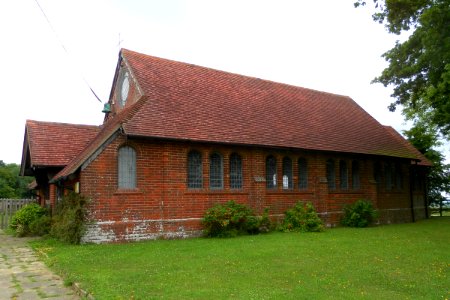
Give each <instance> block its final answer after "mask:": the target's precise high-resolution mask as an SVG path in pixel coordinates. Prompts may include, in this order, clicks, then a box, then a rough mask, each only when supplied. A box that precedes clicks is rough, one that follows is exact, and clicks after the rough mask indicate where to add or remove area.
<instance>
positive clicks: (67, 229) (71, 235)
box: [50, 193, 88, 244]
mask: <svg viewBox="0 0 450 300" xmlns="http://www.w3.org/2000/svg"><path fill="white" fill-rule="evenodd" d="M87 202H88V200H87V198H86V197H84V196H82V195H80V194H76V193H70V194H68V195H66V196H64V197H63V198H62V200H61V201H60V202H59V203H58V205H57V206H56V213H55V215H54V217H53V224H52V227H51V231H50V234H51V235H52V236H53V237H55V238H57V239H59V240H61V241H63V242H66V243H69V244H79V243H80V241H81V237H82V236H83V234H84V233H85V231H86V224H85V223H86V217H87V212H86V204H87Z"/></svg>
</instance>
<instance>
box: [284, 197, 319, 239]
mask: <svg viewBox="0 0 450 300" xmlns="http://www.w3.org/2000/svg"><path fill="white" fill-rule="evenodd" d="M280 229H281V230H282V231H285V232H289V231H302V232H307V231H312V232H319V231H323V230H324V226H323V222H322V220H321V219H320V218H319V216H318V215H317V213H316V211H315V209H314V206H313V205H312V204H311V203H306V205H304V204H303V203H302V202H297V204H295V206H294V207H293V208H291V209H289V210H287V211H286V212H285V217H284V219H283V222H282V224H281V228H280Z"/></svg>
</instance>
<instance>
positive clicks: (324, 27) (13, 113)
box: [0, 0, 450, 163]
mask: <svg viewBox="0 0 450 300" xmlns="http://www.w3.org/2000/svg"><path fill="white" fill-rule="evenodd" d="M354 1H355V0H341V1H336V0H315V1H306V0H283V1H275V0H246V1H242V0H241V1H237V0H227V1H222V0H217V1H213V0H205V1H201V0H198V1H197V0H190V1H188V0H186V1H182V0H159V1H157V0H150V1H144V0H142V1H138V0H122V1H120V0H109V1H107V0H96V1H90V0H77V1H72V0H38V2H37V1H36V0H21V1H7V0H0V28H1V31H0V32H1V35H0V57H2V71H1V72H0V88H1V89H2V93H1V94H0V111H1V117H0V128H1V130H0V160H3V161H4V162H5V163H20V162H21V158H22V147H23V139H24V132H25V122H26V120H27V119H31V120H38V121H51V122H64V123H75V124H92V125H100V124H101V123H102V121H103V116H104V115H103V113H102V112H101V111H102V108H103V104H102V103H101V102H103V103H105V102H107V101H108V98H109V95H110V91H111V85H112V81H113V77H114V72H115V68H116V64H117V60H118V54H119V50H120V48H127V49H130V50H133V51H137V52H141V53H145V54H148V55H153V56H158V57H163V58H167V59H172V60H177V61H182V62H187V63H192V64H197V65H201V66H205V67H210V68H214V69H219V70H224V71H229V72H233V73H238V74H243V75H248V76H253V77H258V78H263V79H268V80H272V81H277V82H283V83H287V84H292V85H296V86H301V87H306V88H311V89H316V90H320V91H326V92H330V93H336V94H341V95H347V96H350V97H351V98H352V99H353V100H355V101H356V102H357V103H358V104H359V105H360V106H361V107H363V108H364V109H365V110H366V111H367V112H368V113H370V114H371V115H372V116H373V117H374V118H375V119H377V120H378V121H379V122H380V123H382V124H383V125H389V126H392V127H394V128H395V129H396V130H397V131H401V130H403V129H407V128H408V127H409V125H408V124H405V123H404V121H403V117H402V116H401V114H400V112H395V113H392V112H389V111H388V109H387V106H388V105H389V104H390V103H391V102H392V100H393V99H392V98H391V97H390V94H391V93H392V89H391V88H389V87H388V88H385V87H383V86H382V85H380V84H371V80H372V79H373V78H374V77H376V76H377V75H379V74H380V73H381V71H382V70H383V69H384V68H385V67H386V66H387V63H386V62H385V60H384V59H383V58H382V57H381V55H382V54H383V53H384V52H386V51H387V50H389V49H390V48H392V47H393V45H394V44H395V41H396V40H398V39H400V40H401V39H402V36H395V35H392V34H388V33H387V31H386V30H385V29H384V27H383V26H382V25H380V24H377V23H375V22H374V21H373V20H372V17H371V15H372V13H373V7H371V6H370V5H368V6H366V7H362V8H361V7H360V8H358V9H356V8H354V6H353V2H354ZM38 3H39V5H40V7H41V8H42V10H43V11H44V12H45V15H46V16H47V18H46V17H45V16H44V14H43V13H42V11H41V9H40V7H39V5H38ZM47 19H48V20H49V21H50V24H51V25H49V23H48V21H47ZM90 88H92V89H93V90H94V91H95V93H96V94H97V95H98V97H99V98H100V100H101V102H100V101H98V100H97V99H96V98H95V97H94V95H93V94H92V93H91V91H90ZM443 150H444V151H445V153H446V154H447V156H450V155H449V153H450V151H449V147H446V148H444V149H443Z"/></svg>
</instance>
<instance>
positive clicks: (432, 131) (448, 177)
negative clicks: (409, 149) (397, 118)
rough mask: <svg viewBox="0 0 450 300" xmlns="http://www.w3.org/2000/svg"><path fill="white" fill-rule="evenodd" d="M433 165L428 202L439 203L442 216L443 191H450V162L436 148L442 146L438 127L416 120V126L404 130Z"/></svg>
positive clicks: (430, 174) (429, 181)
mask: <svg viewBox="0 0 450 300" xmlns="http://www.w3.org/2000/svg"><path fill="white" fill-rule="evenodd" d="M403 133H404V134H405V135H406V136H407V138H408V140H409V141H410V142H411V144H413V146H414V147H416V148H417V149H418V150H419V151H420V152H421V153H422V154H423V155H425V157H426V158H428V159H429V160H430V161H431V162H432V163H433V166H432V167H431V168H430V172H429V174H428V191H427V192H428V195H427V198H428V204H435V205H439V207H440V213H441V216H442V203H443V201H444V200H445V198H444V196H443V193H450V164H445V163H444V156H443V155H442V153H440V152H439V151H437V150H436V149H435V148H436V147H438V146H440V144H441V143H440V141H439V139H438V134H437V128H436V126H434V127H429V126H427V124H425V122H421V121H416V122H415V124H414V126H413V127H412V128H411V129H409V130H405V131H404V132H403Z"/></svg>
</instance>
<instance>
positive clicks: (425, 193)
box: [423, 169, 430, 219]
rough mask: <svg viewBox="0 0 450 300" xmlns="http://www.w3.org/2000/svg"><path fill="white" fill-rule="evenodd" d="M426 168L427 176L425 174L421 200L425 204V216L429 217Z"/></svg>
mask: <svg viewBox="0 0 450 300" xmlns="http://www.w3.org/2000/svg"><path fill="white" fill-rule="evenodd" d="M428 171H429V170H428V169H427V171H426V172H427V176H425V180H424V182H423V202H424V204H425V218H427V219H429V218H430V216H429V215H428Z"/></svg>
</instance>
